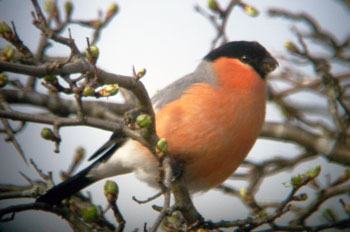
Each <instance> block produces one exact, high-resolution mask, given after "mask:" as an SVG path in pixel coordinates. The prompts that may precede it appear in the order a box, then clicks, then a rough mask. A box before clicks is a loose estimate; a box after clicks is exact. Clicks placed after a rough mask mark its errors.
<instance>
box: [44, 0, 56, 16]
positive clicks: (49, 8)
mask: <svg viewBox="0 0 350 232" xmlns="http://www.w3.org/2000/svg"><path fill="white" fill-rule="evenodd" d="M54 8H55V4H54V2H53V1H46V2H45V3H44V10H45V11H46V12H47V13H48V14H51V13H52V12H53V11H54Z"/></svg>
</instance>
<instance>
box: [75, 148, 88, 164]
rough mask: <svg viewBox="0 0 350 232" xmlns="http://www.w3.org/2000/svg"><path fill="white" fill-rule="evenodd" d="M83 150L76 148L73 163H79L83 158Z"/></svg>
mask: <svg viewBox="0 0 350 232" xmlns="http://www.w3.org/2000/svg"><path fill="white" fill-rule="evenodd" d="M85 153H86V151H85V149H84V148H83V147H78V148H77V150H76V151H75V156H74V163H79V162H80V161H81V160H82V159H83V158H84V156H85Z"/></svg>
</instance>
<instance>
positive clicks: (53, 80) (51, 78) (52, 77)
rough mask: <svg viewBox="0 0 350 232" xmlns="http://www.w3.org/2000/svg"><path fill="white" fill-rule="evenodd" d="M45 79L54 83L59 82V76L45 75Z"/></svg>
mask: <svg viewBox="0 0 350 232" xmlns="http://www.w3.org/2000/svg"><path fill="white" fill-rule="evenodd" d="M44 80H45V81H46V82H47V83H54V82H57V77H56V76H54V75H47V76H44Z"/></svg>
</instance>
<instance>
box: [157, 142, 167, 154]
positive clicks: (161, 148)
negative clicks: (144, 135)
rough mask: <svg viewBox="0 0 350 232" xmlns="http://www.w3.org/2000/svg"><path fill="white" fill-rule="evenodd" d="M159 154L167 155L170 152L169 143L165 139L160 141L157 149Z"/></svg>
mask: <svg viewBox="0 0 350 232" xmlns="http://www.w3.org/2000/svg"><path fill="white" fill-rule="evenodd" d="M156 152H157V153H163V154H164V153H167V152H168V142H167V141H166V139H165V138H162V139H159V140H158V142H157V147H156Z"/></svg>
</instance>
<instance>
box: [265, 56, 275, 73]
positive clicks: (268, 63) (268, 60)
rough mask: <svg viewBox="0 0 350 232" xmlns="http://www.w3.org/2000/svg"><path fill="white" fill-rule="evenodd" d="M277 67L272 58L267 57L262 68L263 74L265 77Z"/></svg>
mask: <svg viewBox="0 0 350 232" xmlns="http://www.w3.org/2000/svg"><path fill="white" fill-rule="evenodd" d="M277 66H278V62H277V60H276V59H275V58H273V57H272V56H268V57H266V58H264V60H263V64H262V68H263V70H264V74H265V75H267V74H269V73H270V72H272V71H274V70H275V69H276V68H277Z"/></svg>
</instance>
